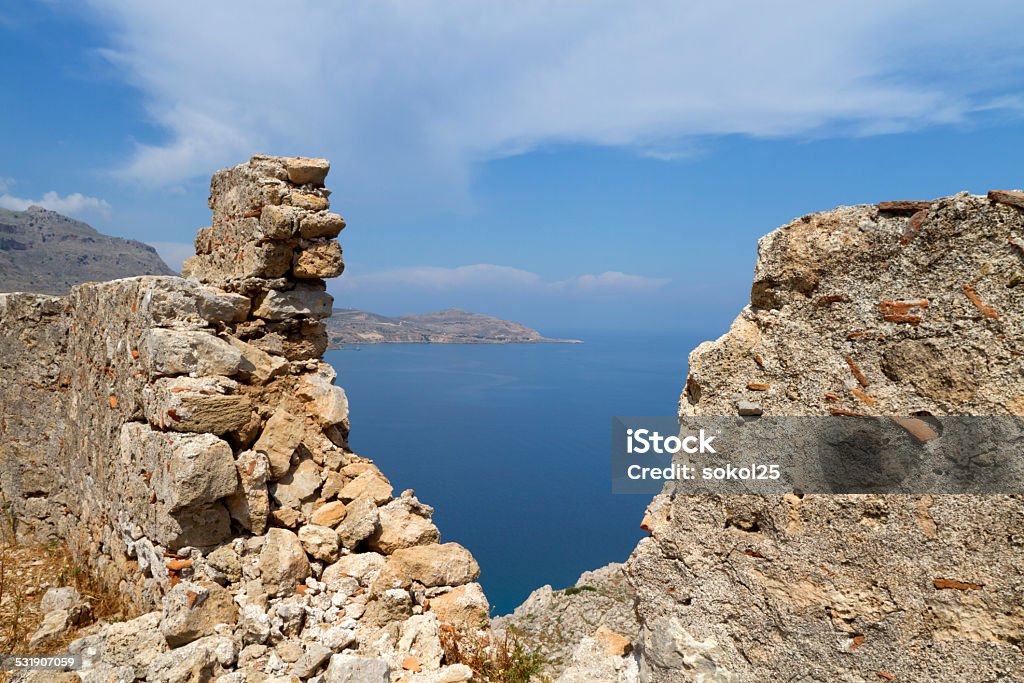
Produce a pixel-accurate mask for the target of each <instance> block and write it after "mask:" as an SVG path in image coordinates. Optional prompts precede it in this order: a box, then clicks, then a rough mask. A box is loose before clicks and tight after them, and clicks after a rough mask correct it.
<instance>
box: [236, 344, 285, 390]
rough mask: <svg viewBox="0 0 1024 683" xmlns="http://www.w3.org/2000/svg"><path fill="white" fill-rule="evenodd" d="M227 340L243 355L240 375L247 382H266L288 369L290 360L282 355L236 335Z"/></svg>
mask: <svg viewBox="0 0 1024 683" xmlns="http://www.w3.org/2000/svg"><path fill="white" fill-rule="evenodd" d="M227 341H228V343H229V344H231V346H233V347H235V349H237V350H238V352H239V353H240V354H241V355H242V362H241V366H240V368H239V373H238V376H239V377H240V378H241V379H243V380H245V381H247V382H255V383H256V384H266V383H267V382H269V381H270V380H271V379H273V378H274V377H277V376H279V375H282V374H284V373H286V372H287V371H288V361H286V360H285V359H284V358H281V357H280V356H272V355H270V354H269V353H267V352H266V351H263V350H262V349H259V348H257V347H255V346H253V345H252V344H249V343H248V342H244V341H242V340H241V339H237V338H235V337H228V338H227Z"/></svg>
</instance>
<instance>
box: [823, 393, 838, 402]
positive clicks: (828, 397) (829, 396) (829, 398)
mask: <svg viewBox="0 0 1024 683" xmlns="http://www.w3.org/2000/svg"><path fill="white" fill-rule="evenodd" d="M825 400H826V401H838V400H839V397H838V396H836V395H835V394H825Z"/></svg>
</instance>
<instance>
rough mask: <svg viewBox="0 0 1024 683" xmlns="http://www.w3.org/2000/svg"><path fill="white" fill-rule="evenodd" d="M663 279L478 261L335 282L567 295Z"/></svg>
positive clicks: (345, 288) (639, 288) (641, 286)
mask: <svg viewBox="0 0 1024 683" xmlns="http://www.w3.org/2000/svg"><path fill="white" fill-rule="evenodd" d="M668 282H669V280H667V279H662V278H650V277H643V276H641V275H627V274H626V273H619V272H611V271H610V272H605V273H600V274H598V275H590V274H587V275H580V276H578V277H573V278H569V279H566V280H545V279H544V278H542V277H541V276H540V275H538V274H537V273H533V272H530V271H528V270H523V269H521V268H513V267H511V266H498V265H493V264H490V263H477V264H473V265H468V266H457V267H454V268H442V267H438V266H414V267H409V268H396V269H393V270H384V271H377V272H375V273H367V274H365V275H361V274H353V273H346V274H345V276H344V277H343V278H341V280H340V282H338V283H337V284H335V285H332V288H336V289H337V291H339V292H367V291H380V290H390V289H397V290H404V291H415V292H423V291H431V292H449V291H456V290H457V291H473V292H481V291H492V292H501V293H504V294H513V295H514V294H530V293H538V294H545V293H547V294H567V295H577V294H579V295H602V294H628V293H637V292H649V291H653V290H656V289H658V288H660V287H662V286H664V285H666V284H668Z"/></svg>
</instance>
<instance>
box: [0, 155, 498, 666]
mask: <svg viewBox="0 0 1024 683" xmlns="http://www.w3.org/2000/svg"><path fill="white" fill-rule="evenodd" d="M328 169H329V164H328V162H327V161H326V160H323V159H301V158H278V157H265V156H254V157H253V158H252V159H251V160H250V161H249V162H248V163H245V164H242V165H239V166H236V167H234V168H231V169H227V170H225V171H221V172H219V173H217V174H216V175H215V176H214V177H213V180H212V183H211V196H210V208H211V209H213V222H212V225H211V227H208V228H204V229H202V230H200V231H199V233H198V235H197V237H196V256H195V257H193V258H191V259H189V260H188V261H187V262H186V264H185V267H184V273H183V274H184V275H185V276H186V278H187V279H181V278H171V277H159V278H153V277H149V278H131V279H126V280H118V281H114V282H110V283H101V284H89V285H83V286H80V287H78V288H75V290H74V291H73V292H72V294H71V295H69V297H67V298H65V299H57V298H54V297H40V296H35V295H20V294H19V295H5V296H4V297H0V319H3V320H4V322H10V323H11V325H12V326H11V327H10V328H9V333H7V334H6V335H4V336H0V350H2V347H3V345H5V344H6V345H7V346H8V348H10V349H15V352H14V353H15V354H17V353H19V352H20V354H21V356H23V357H25V356H27V355H30V354H26V353H25V349H22V348H18V347H19V345H21V344H23V340H24V339H26V338H27V337H28V336H31V335H35V336H38V337H39V339H38V341H36V342H33V345H34V346H35V347H36V348H35V349H34V351H35V353H38V354H41V355H45V356H47V357H52V358H54V359H55V360H56V363H57V365H56V366H55V367H54V368H52V371H48V372H47V373H46V374H45V376H40V377H39V378H37V379H35V380H33V381H34V382H37V383H36V384H34V385H32V386H36V387H41V389H40V390H37V389H33V388H31V387H25V386H22V385H19V386H18V388H17V391H19V392H21V394H20V395H22V396H24V395H31V396H33V397H34V396H37V395H38V396H42V397H44V398H45V400H46V401H48V402H49V403H48V409H49V410H52V411H53V413H54V414H53V415H50V416H49V418H44V417H41V416H40V415H39V414H38V411H25V413H24V414H22V413H18V412H13V413H12V414H11V416H10V419H9V423H10V426H11V427H12V429H13V431H15V432H17V433H18V434H19V435H23V436H24V438H23V439H22V440H19V441H18V443H24V444H28V443H29V441H30V437H31V433H32V432H34V431H36V430H38V429H40V428H48V429H50V430H51V432H50V433H51V434H52V439H53V441H54V442H57V441H59V442H60V447H59V448H57V447H56V446H54V445H53V444H49V443H48V444H47V446H46V447H47V448H48V449H50V451H51V452H52V454H53V456H54V459H53V461H52V462H47V461H46V459H45V458H39V459H36V460H32V461H24V462H20V463H16V462H13V460H12V458H14V457H17V455H18V454H19V453H21V452H22V451H20V450H14V449H13V448H12V450H11V451H10V452H7V451H5V452H3V453H2V456H3V457H0V468H2V471H0V475H3V476H4V479H3V483H4V492H5V494H6V495H7V496H8V499H15V508H16V510H17V513H18V514H19V515H20V518H21V519H22V521H23V524H22V528H21V530H20V532H19V533H21V534H22V535H32V536H35V537H37V538H38V537H46V536H51V537H60V538H62V539H64V540H66V541H67V542H68V543H69V544H70V545H71V546H72V548H74V549H75V550H77V551H79V552H81V553H82V554H83V555H85V556H87V557H89V558H95V560H94V563H95V566H96V568H97V573H98V574H99V576H100V578H101V579H103V580H104V581H106V582H107V583H108V584H110V585H112V586H116V587H118V590H120V591H121V592H122V594H123V595H124V596H125V599H126V601H127V602H128V603H130V604H131V605H134V606H135V607H136V609H137V610H138V611H140V612H145V613H144V614H143V615H142V616H140V617H138V618H136V619H133V620H131V621H128V622H124V623H114V624H106V625H101V626H99V627H97V628H96V629H94V630H95V632H93V633H90V634H89V635H86V636H85V637H82V638H80V639H78V640H77V641H75V642H73V643H72V644H71V646H70V651H71V652H73V653H77V654H81V655H82V656H83V659H84V661H85V667H84V668H83V670H82V671H80V672H78V673H77V674H74V675H77V676H78V677H79V678H80V679H81V680H83V681H126V682H127V681H134V680H147V681H153V682H158V681H159V682H167V683H170V682H180V681H207V680H210V681H218V683H242V682H253V683H260V682H264V681H268V682H269V681H273V682H275V683H282V682H284V681H315V682H323V683H334V682H341V681H359V682H361V683H362V682H365V683H377V682H380V683H388V682H389V681H404V682H405V683H456V682H458V681H466V680H469V679H470V677H471V671H470V670H469V668H468V667H466V666H464V665H462V664H455V665H447V664H446V663H445V662H443V652H442V649H441V644H440V640H439V629H440V628H441V626H442V625H443V624H451V625H453V626H454V627H456V628H459V629H464V628H465V629H474V628H478V627H479V626H481V625H482V624H483V623H484V622H486V620H487V617H488V612H489V607H488V603H487V599H486V598H485V597H484V594H483V591H482V590H481V588H480V586H479V584H478V583H476V582H475V581H476V579H477V577H478V575H479V567H478V565H477V563H476V561H475V560H474V559H473V557H472V555H471V554H470V553H469V552H468V551H467V550H466V549H465V548H463V547H462V546H460V545H458V544H456V543H442V542H441V537H440V533H439V531H438V529H437V527H436V526H435V525H434V524H433V522H432V521H431V515H432V513H433V509H432V508H431V507H430V506H428V505H425V504H423V503H421V502H420V501H419V500H417V498H416V497H415V495H414V494H413V492H412V491H404V492H401V493H400V494H398V495H395V492H394V491H393V490H392V486H391V483H390V482H389V481H388V479H387V477H386V476H385V475H384V474H383V473H382V472H381V471H380V470H379V469H378V468H377V466H376V465H375V464H374V463H373V462H372V461H370V460H368V459H366V458H362V457H359V456H357V455H356V454H354V453H353V452H351V450H350V449H349V448H348V431H349V422H348V401H347V398H346V396H345V393H344V391H343V390H342V389H341V388H340V387H338V386H336V385H335V384H334V380H335V373H334V371H333V370H332V369H331V367H330V366H329V365H327V364H326V363H324V362H323V361H322V360H321V355H322V353H323V351H324V349H325V348H326V341H327V337H326V333H325V329H324V325H323V323H322V322H321V319H322V318H324V317H326V316H329V315H330V312H331V307H332V303H333V300H332V297H331V296H330V294H328V293H327V291H326V283H325V281H324V278H330V277H334V276H337V275H339V274H340V273H341V271H342V269H343V263H342V259H341V248H340V246H339V245H338V242H337V240H335V237H336V236H337V235H338V233H339V232H340V231H341V230H342V228H343V227H344V225H345V223H344V220H343V219H342V218H341V216H339V215H337V214H335V213H331V212H330V210H329V201H328V196H329V194H330V193H329V191H328V190H327V189H326V188H325V187H324V179H325V177H326V175H327V172H328ZM46 326H52V327H54V328H55V331H45V330H44V332H42V333H41V332H40V331H39V328H40V327H46ZM16 328H17V329H16ZM51 332H52V333H51ZM31 355H35V354H31ZM27 362H29V361H28V360H26V363H27ZM35 362H38V359H36V361H35ZM0 369H2V370H4V371H5V372H10V373H11V374H12V375H13V374H14V373H15V372H17V371H18V370H19V368H17V367H15V366H14V365H11V366H10V367H4V368H0ZM30 392H31V393H30ZM36 400H37V401H38V400H39V399H36ZM47 419H48V420H49V421H50V422H49V423H47V422H45V420H47ZM58 422H59V423H66V425H64V426H59V425H58V424H57V423H58ZM25 449H26V450H27V446H25ZM37 479H38V480H41V481H45V482H47V483H45V484H41V485H40V486H43V487H44V488H45V491H44V493H45V494H46V495H45V501H46V503H45V504H43V505H40V504H38V503H36V502H33V501H35V500H36V498H37V497H38V496H37V495H35V489H31V490H27V489H26V487H25V485H26V483H29V482H32V481H35V480H37ZM33 506H35V507H33ZM58 611H63V612H65V614H67V612H66V610H55V612H54V613H56V612H58ZM53 619H54V620H56V619H57V617H54V618H53ZM48 675H52V674H48ZM26 680H49V679H47V678H45V677H43V678H38V677H36V678H33V677H32V676H27V677H26Z"/></svg>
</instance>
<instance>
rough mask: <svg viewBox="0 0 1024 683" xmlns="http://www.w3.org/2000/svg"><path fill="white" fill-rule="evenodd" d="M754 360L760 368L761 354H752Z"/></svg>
mask: <svg viewBox="0 0 1024 683" xmlns="http://www.w3.org/2000/svg"><path fill="white" fill-rule="evenodd" d="M754 362H755V363H757V364H758V365H760V366H761V367H762V368H763V367H764V358H763V357H762V356H761V354H757V355H756V356H754Z"/></svg>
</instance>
